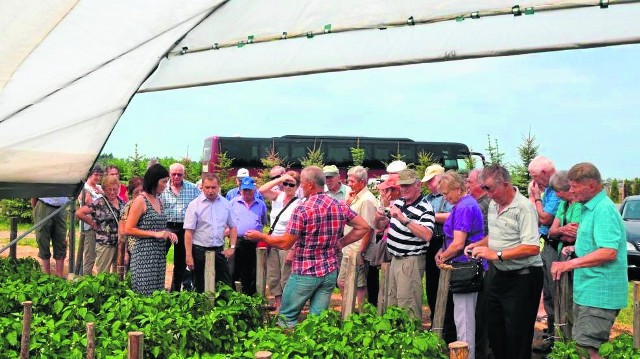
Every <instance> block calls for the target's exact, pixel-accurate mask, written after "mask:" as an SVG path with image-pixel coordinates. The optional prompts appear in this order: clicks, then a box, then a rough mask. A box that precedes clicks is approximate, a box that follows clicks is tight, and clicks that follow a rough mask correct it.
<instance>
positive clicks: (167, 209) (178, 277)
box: [160, 163, 200, 291]
mask: <svg viewBox="0 0 640 359" xmlns="http://www.w3.org/2000/svg"><path fill="white" fill-rule="evenodd" d="M169 176H170V182H169V186H167V188H165V190H164V191H163V192H162V193H161V194H160V199H161V200H162V205H163V210H162V212H163V213H164V214H165V215H166V216H167V229H169V230H170V231H171V232H173V233H175V234H176V236H177V237H178V243H176V244H175V245H174V247H173V278H172V280H171V291H180V289H181V288H182V276H183V274H184V270H185V268H186V267H187V265H186V263H185V258H186V257H185V252H184V251H185V247H184V228H183V223H184V215H185V212H186V210H187V206H188V205H189V203H191V201H193V200H194V199H195V198H196V197H198V196H199V195H200V190H199V189H198V186H196V185H195V184H194V183H191V182H189V181H187V180H185V179H184V166H183V165H182V164H181V163H174V164H172V165H171V166H169ZM169 248H171V242H169V241H168V242H167V252H169Z"/></svg>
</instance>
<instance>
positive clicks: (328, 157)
mask: <svg viewBox="0 0 640 359" xmlns="http://www.w3.org/2000/svg"><path fill="white" fill-rule="evenodd" d="M324 162H326V163H331V164H335V165H337V166H338V167H340V165H341V164H344V163H352V162H353V161H352V158H351V149H350V147H347V146H332V145H330V144H329V145H328V146H327V152H326V154H325V160H324Z"/></svg>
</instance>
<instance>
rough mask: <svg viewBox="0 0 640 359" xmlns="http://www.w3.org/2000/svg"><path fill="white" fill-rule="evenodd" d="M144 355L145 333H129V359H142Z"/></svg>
mask: <svg viewBox="0 0 640 359" xmlns="http://www.w3.org/2000/svg"><path fill="white" fill-rule="evenodd" d="M143 355H144V333H142V332H129V342H128V345H127V359H142V358H143Z"/></svg>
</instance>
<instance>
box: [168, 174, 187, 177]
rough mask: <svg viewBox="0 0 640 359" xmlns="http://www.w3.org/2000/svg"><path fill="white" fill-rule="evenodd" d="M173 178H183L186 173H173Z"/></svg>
mask: <svg viewBox="0 0 640 359" xmlns="http://www.w3.org/2000/svg"><path fill="white" fill-rule="evenodd" d="M171 176H175V177H182V176H184V173H171Z"/></svg>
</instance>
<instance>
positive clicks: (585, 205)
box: [32, 156, 627, 359]
mask: <svg viewBox="0 0 640 359" xmlns="http://www.w3.org/2000/svg"><path fill="white" fill-rule="evenodd" d="M528 170H529V174H530V176H531V178H532V181H531V183H530V184H529V186H528V188H527V191H526V192H527V194H528V196H525V195H523V194H521V192H520V191H519V190H518V188H516V187H515V186H514V185H513V183H512V181H511V177H510V174H509V172H508V171H507V169H506V168H505V167H503V166H501V165H496V164H492V165H488V166H486V167H485V168H483V169H474V170H471V171H470V172H469V173H465V174H460V173H457V172H454V171H446V172H445V169H444V168H443V167H442V166H440V165H438V164H434V165H431V166H429V167H427V168H426V170H425V173H424V174H422V173H420V174H419V173H417V172H416V171H415V170H414V169H411V168H407V166H406V164H404V163H403V162H401V161H394V162H392V163H391V164H390V165H389V166H388V168H387V172H388V173H387V174H385V175H384V176H383V177H382V178H381V179H380V180H379V181H378V182H377V185H375V190H376V191H374V192H377V195H375V194H374V192H372V189H373V188H369V186H368V185H367V184H368V180H369V176H368V173H367V170H366V169H365V168H363V167H362V166H355V167H352V168H350V169H349V170H348V172H347V177H346V184H345V183H343V182H342V180H341V177H340V171H339V169H338V168H337V167H336V166H335V165H328V166H325V167H324V168H320V167H315V166H309V167H306V168H304V169H303V170H302V171H301V172H299V173H298V172H296V171H287V170H286V169H285V168H283V167H280V166H276V167H274V168H272V169H271V170H270V173H269V174H270V178H269V180H268V181H267V182H266V183H264V184H262V185H261V186H259V187H258V186H257V185H256V182H255V180H254V179H253V178H252V177H251V176H250V175H249V172H248V171H247V170H246V169H239V170H238V171H237V175H236V180H237V187H236V188H234V189H232V190H230V191H229V192H228V193H226V195H223V194H222V193H221V189H220V179H219V178H218V177H217V176H216V175H215V174H212V173H205V174H203V175H202V179H201V181H199V184H198V185H196V184H194V183H191V182H189V181H187V180H185V179H184V167H183V166H182V165H181V164H179V163H175V164H172V165H171V166H170V167H169V169H168V170H167V169H166V168H165V167H163V166H162V165H160V164H153V165H151V166H149V168H148V169H147V172H146V173H145V175H144V178H132V179H131V180H130V181H129V183H128V186H124V185H122V184H121V183H120V181H119V171H118V169H117V168H115V167H113V166H111V167H108V168H107V169H106V175H105V170H103V169H102V168H101V167H100V166H96V167H94V168H93V169H92V170H91V173H90V175H89V177H88V179H87V181H86V184H85V186H84V189H83V190H82V192H81V194H80V198H79V199H80V202H81V205H82V206H81V208H80V209H78V211H77V214H78V218H80V219H81V220H82V221H83V223H84V227H83V232H84V256H83V270H84V273H85V274H92V273H94V270H95V272H109V271H115V266H116V258H117V255H116V253H117V252H116V247H117V245H118V243H119V242H121V243H124V244H126V248H127V250H126V256H125V264H128V265H129V267H130V272H131V285H132V289H133V290H134V291H136V292H138V293H140V294H143V295H149V294H151V293H153V292H154V291H156V290H164V289H165V284H164V283H165V270H166V256H167V252H168V250H169V248H170V246H171V245H173V246H174V252H173V253H174V270H173V277H172V282H171V288H170V290H171V291H179V290H181V286H182V282H183V276H184V273H185V271H186V270H189V271H191V273H192V277H193V284H194V288H195V290H197V291H199V292H203V291H204V283H205V277H204V276H205V270H204V269H205V255H206V253H207V252H215V257H216V261H215V266H216V268H215V277H216V278H215V280H216V281H218V282H221V283H225V284H227V285H231V283H232V282H233V281H240V282H241V283H242V290H243V292H244V293H246V294H249V295H252V294H254V293H256V272H257V270H262V268H256V248H258V247H266V249H267V260H266V274H267V275H266V278H267V285H268V287H269V291H270V293H271V294H272V295H273V296H274V301H275V302H274V306H275V308H276V310H277V311H278V312H279V314H280V318H281V319H280V324H281V325H282V326H286V327H292V326H295V325H296V324H297V322H298V320H299V315H300V313H301V310H302V309H303V307H304V305H305V303H306V302H307V301H309V303H310V307H309V312H310V314H311V315H314V314H319V313H320V312H322V311H323V310H326V309H327V308H328V307H329V301H330V298H331V294H332V292H333V290H334V289H335V287H336V286H337V287H338V288H340V289H341V290H344V285H345V273H346V269H347V265H348V263H349V258H353V257H354V256H355V258H356V267H355V268H354V270H355V271H356V278H357V280H356V287H357V291H356V293H357V303H359V304H362V303H364V302H365V301H369V302H371V303H373V304H374V305H375V304H376V303H377V293H378V286H379V283H378V281H379V273H378V269H377V267H378V266H379V265H380V263H381V262H385V261H386V262H389V263H390V264H389V279H388V282H387V287H388V305H397V306H400V307H403V308H405V309H406V310H407V311H408V312H409V313H410V315H411V316H413V317H415V318H418V319H421V318H422V311H423V303H422V297H423V291H424V292H426V295H427V306H428V308H429V310H430V314H431V321H432V322H433V315H434V312H435V305H436V303H435V302H436V297H437V291H438V285H439V283H438V281H439V278H440V270H441V268H443V266H446V265H453V266H454V267H455V266H457V265H458V264H465V263H477V265H478V266H479V267H481V268H482V269H483V270H482V271H481V272H483V275H482V278H481V282H482V285H481V286H480V287H478V288H476V287H473V289H469V290H456V291H455V292H454V293H451V294H450V295H449V298H448V303H447V306H446V308H447V311H446V313H445V316H444V318H445V320H444V326H443V328H441V329H442V332H443V337H444V339H445V340H446V341H447V342H451V341H455V340H460V341H464V342H466V343H468V345H469V349H470V355H469V357H470V358H488V357H493V358H497V359H502V358H505V359H506V358H508V359H513V358H530V357H531V351H532V349H533V350H534V351H536V350H537V351H541V352H548V351H550V349H551V346H552V345H553V340H554V336H553V332H554V323H555V319H556V318H554V316H553V314H554V308H553V304H554V298H553V295H554V291H553V284H554V281H557V280H559V279H560V277H561V275H562V274H563V273H565V272H570V273H571V280H572V285H573V302H574V306H573V308H571V309H572V311H571V312H570V315H569V320H570V321H571V322H572V324H573V332H572V337H573V339H574V340H575V341H576V343H577V344H578V345H580V346H581V347H584V348H586V350H587V351H588V353H589V355H590V356H591V357H592V358H597V357H598V354H597V351H598V348H599V347H600V345H601V344H602V343H604V342H606V341H608V339H609V334H610V331H611V327H612V325H613V322H614V320H615V318H616V316H617V314H618V312H619V310H620V309H622V308H625V307H626V306H627V254H626V234H625V229H624V225H623V223H622V219H621V217H620V215H619V213H618V211H617V209H616V206H615V205H614V204H613V203H612V202H611V200H610V199H609V198H608V197H607V195H606V193H605V191H604V189H603V184H602V178H601V176H600V173H599V171H598V169H597V168H596V167H595V166H594V165H593V164H590V163H578V164H576V165H574V166H573V167H572V168H571V169H569V170H568V171H556V169H555V167H554V164H553V162H552V161H551V160H550V159H548V158H546V157H543V156H538V157H536V158H534V159H533V160H532V161H531V163H530V165H529V168H528ZM101 180H102V182H101V185H100V184H99V183H100V181H101ZM425 193H428V194H426V195H425ZM66 202H67V199H66V198H37V199H33V200H32V205H33V206H34V219H36V220H38V219H42V218H44V217H45V216H47V215H48V214H50V213H51V212H52V211H53V210H55V208H57V207H60V206H64V205H65V204H66ZM268 205H269V206H268ZM269 207H270V209H271V210H270V211H269V210H268V208H269ZM64 225H65V223H64V217H61V216H57V217H53V218H51V219H50V220H49V222H48V224H46V225H45V226H42V227H41V228H40V229H39V230H38V232H37V239H38V244H39V247H40V251H39V257H40V259H41V262H42V266H43V269H44V270H45V271H47V272H49V271H50V263H49V262H50V258H51V253H50V251H49V243H50V242H51V243H53V258H54V259H55V260H56V266H57V267H56V268H57V269H58V270H57V274H58V275H62V271H61V267H62V266H61V265H60V263H59V262H60V261H63V260H64V257H65V255H66V247H65V245H64V231H63V229H62V228H63V227H62V226H64ZM265 226H269V231H268V232H265V231H264V230H263V229H264V228H265ZM423 279H425V283H426V284H425V285H423ZM541 296H542V298H543V299H542V300H543V302H544V308H545V311H546V313H547V323H548V328H547V334H548V335H547V337H546V341H545V342H544V345H542V346H541V347H535V348H532V341H533V335H534V324H535V322H536V317H537V313H538V307H539V305H540V299H541Z"/></svg>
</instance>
